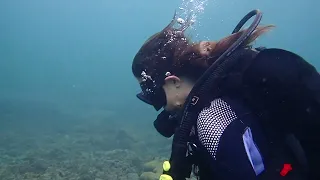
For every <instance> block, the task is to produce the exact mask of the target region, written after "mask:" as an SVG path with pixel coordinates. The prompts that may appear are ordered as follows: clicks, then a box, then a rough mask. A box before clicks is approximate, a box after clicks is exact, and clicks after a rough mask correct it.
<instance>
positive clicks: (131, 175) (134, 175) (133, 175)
mask: <svg viewBox="0 0 320 180" xmlns="http://www.w3.org/2000/svg"><path fill="white" fill-rule="evenodd" d="M127 179H130V180H139V175H138V174H137V173H129V174H128V175H127Z"/></svg>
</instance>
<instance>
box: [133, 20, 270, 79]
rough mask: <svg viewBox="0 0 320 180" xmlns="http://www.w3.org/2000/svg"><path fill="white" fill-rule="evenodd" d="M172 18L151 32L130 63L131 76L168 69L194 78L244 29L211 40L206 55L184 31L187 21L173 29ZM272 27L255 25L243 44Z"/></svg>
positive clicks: (246, 44)
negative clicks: (154, 32) (167, 23)
mask: <svg viewBox="0 0 320 180" xmlns="http://www.w3.org/2000/svg"><path fill="white" fill-rule="evenodd" d="M174 20H175V16H174V18H173V20H172V21H171V23H170V24H169V25H168V26H167V27H165V28H164V29H163V30H162V31H160V32H158V33H156V34H154V35H153V36H151V37H150V38H149V39H148V40H147V41H146V42H145V43H144V44H143V46H142V47H141V48H140V50H139V51H138V53H137V54H136V56H135V58H134V60H133V63H132V72H133V74H134V76H135V77H137V78H139V77H141V72H142V71H147V72H146V73H147V74H148V75H150V76H160V77H162V76H163V75H164V74H165V73H166V72H168V71H169V72H170V73H171V74H174V75H176V76H186V77H188V78H191V79H194V80H197V79H198V78H199V77H200V76H201V75H202V74H203V73H204V71H205V70H206V69H207V68H208V67H209V66H210V65H211V64H212V63H213V62H214V61H215V60H216V59H217V58H218V57H219V56H220V55H221V54H222V53H223V52H224V51H226V50H227V49H228V48H229V47H230V46H231V45H232V44H233V43H234V42H235V41H236V40H237V39H238V38H239V37H240V36H241V35H242V34H243V33H244V32H245V31H246V29H244V30H242V31H239V32H237V33H234V34H232V35H229V36H227V37H224V38H222V39H221V40H219V41H211V44H214V48H212V49H210V52H209V53H208V54H209V55H206V56H204V55H201V54H200V52H199V43H195V42H191V40H190V39H188V38H187V37H186V36H185V34H184V31H185V30H186V29H187V28H188V26H189V25H190V23H186V25H185V26H182V27H181V28H179V29H175V28H173V25H174ZM273 27H274V26H273V25H267V26H258V27H257V28H256V30H255V31H254V32H253V33H252V34H251V36H250V37H249V38H248V39H247V40H246V42H245V43H244V45H243V46H250V44H251V43H252V42H254V41H255V40H256V39H257V38H258V37H259V36H261V35H262V34H264V33H265V32H267V31H269V30H270V29H271V28H273Z"/></svg>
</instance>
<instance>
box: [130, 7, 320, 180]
mask: <svg viewBox="0 0 320 180" xmlns="http://www.w3.org/2000/svg"><path fill="white" fill-rule="evenodd" d="M253 16H255V19H254V21H253V23H252V24H251V26H250V27H249V28H247V29H243V30H241V28H242V26H243V25H244V24H245V23H246V22H247V21H248V20H249V19H250V18H251V17H253ZM261 18H262V14H261V12H260V11H259V10H253V11H251V12H249V13H248V14H247V15H246V16H245V17H244V18H243V19H242V20H241V21H240V22H239V24H238V25H237V26H236V28H235V29H234V31H233V32H232V34H231V35H229V36H227V37H225V38H222V39H221V40H219V41H200V42H192V41H191V40H190V39H188V37H186V36H185V33H184V32H185V31H186V30H187V29H188V27H189V26H190V25H191V24H192V22H191V21H190V18H188V20H186V21H185V23H184V24H183V25H181V26H180V27H178V28H174V25H175V24H176V19H177V18H176V13H175V15H174V17H173V19H172V21H171V23H170V24H169V25H167V26H166V27H165V28H164V29H163V30H162V31H160V32H158V33H156V34H155V35H153V36H151V37H150V38H149V39H148V40H147V41H146V42H145V43H144V44H143V45H142V47H141V48H140V50H139V51H138V52H137V54H136V55H135V57H134V60H133V63H132V72H133V74H134V76H135V78H136V79H137V80H138V82H139V84H140V87H141V89H142V92H141V93H139V94H137V97H138V98H139V99H140V100H142V101H143V102H145V103H147V104H149V105H152V106H153V107H154V108H155V110H157V111H159V110H160V109H162V108H163V110H162V111H161V113H160V114H159V115H158V117H157V119H156V120H155V121H154V126H155V128H156V129H157V130H158V132H159V133H160V134H162V135H163V136H165V137H167V138H169V137H172V136H173V142H172V152H171V157H170V159H169V160H168V161H166V162H164V164H163V169H164V170H163V174H162V175H161V176H160V179H161V180H172V179H173V180H182V179H183V180H184V179H186V178H189V177H190V175H191V174H192V173H193V174H194V175H195V176H196V177H198V178H200V179H201V180H209V179H210V180H212V179H217V180H237V179H239V180H240V179H241V180H242V179H245V180H251V179H270V180H271V179H272V180H277V179H279V180H280V179H297V180H298V179H320V176H319V172H318V170H317V165H318V164H317V163H318V162H320V161H319V160H320V157H319V155H318V153H319V152H320V146H319V144H318V143H319V142H320V141H319V139H320V133H319V131H320V130H319V127H320V126H319V117H320V76H319V73H318V72H317V70H316V69H315V67H313V66H312V65H311V64H310V63H308V62H307V61H305V60H304V59H303V58H302V57H300V56H298V55H297V54H294V53H293V52H290V51H286V50H283V49H276V48H265V47H257V48H254V47H253V46H252V42H254V41H255V40H256V38H258V37H260V36H261V35H263V34H264V33H266V32H268V31H269V30H270V29H272V28H273V27H274V26H272V25H267V26H259V22H260V20H261Z"/></svg>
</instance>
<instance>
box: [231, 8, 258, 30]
mask: <svg viewBox="0 0 320 180" xmlns="http://www.w3.org/2000/svg"><path fill="white" fill-rule="evenodd" d="M257 11H258V10H253V11H251V12H249V13H248V14H247V15H246V16H244V17H243V18H242V19H241V21H240V22H239V23H238V24H237V26H236V27H235V28H234V30H233V31H232V33H231V34H234V33H237V32H239V31H240V29H241V28H242V27H243V25H244V24H246V22H247V21H248V20H249V19H250V18H252V16H254V15H256V14H258V13H260V12H257Z"/></svg>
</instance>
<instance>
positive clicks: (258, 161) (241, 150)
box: [197, 98, 267, 180]
mask: <svg viewBox="0 0 320 180" xmlns="http://www.w3.org/2000/svg"><path fill="white" fill-rule="evenodd" d="M255 122H256V120H255V117H254V116H253V115H252V114H251V113H250V111H248V109H245V108H244V106H243V105H242V104H240V103H238V102H236V101H233V100H228V99H226V98H224V99H216V100H214V101H213V102H212V103H211V105H210V107H208V108H206V109H204V110H202V111H201V113H200V114H199V116H198V121H197V130H198V137H199V140H200V142H201V144H202V145H203V146H204V147H205V149H206V150H207V152H208V153H210V155H211V161H212V163H213V164H215V166H213V167H214V169H212V171H213V172H216V174H215V176H217V177H218V179H223V180H237V179H239V180H240V179H246V180H251V179H256V178H257V176H258V175H259V174H261V173H262V172H263V171H264V169H265V167H264V157H263V154H264V151H265V149H266V144H267V143H266V140H265V139H264V136H263V134H262V132H261V130H260V129H259V126H257V125H256V124H255ZM200 171H201V169H200Z"/></svg>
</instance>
